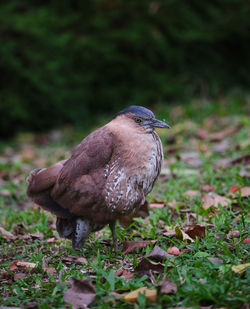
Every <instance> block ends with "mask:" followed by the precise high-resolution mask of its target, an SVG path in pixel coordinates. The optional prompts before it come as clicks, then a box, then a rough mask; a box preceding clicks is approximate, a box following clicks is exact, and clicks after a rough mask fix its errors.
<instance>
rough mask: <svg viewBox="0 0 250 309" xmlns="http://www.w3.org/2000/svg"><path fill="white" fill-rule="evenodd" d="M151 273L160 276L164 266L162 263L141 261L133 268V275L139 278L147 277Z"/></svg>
mask: <svg viewBox="0 0 250 309" xmlns="http://www.w3.org/2000/svg"><path fill="white" fill-rule="evenodd" d="M151 271H152V272H154V273H158V274H161V273H162V272H163V271H164V265H163V264H162V263H156V262H151V261H149V260H147V259H143V260H141V262H140V263H139V264H138V265H137V266H136V268H135V273H137V274H138V275H141V276H143V275H147V276H148V275H149V274H150V272H151Z"/></svg>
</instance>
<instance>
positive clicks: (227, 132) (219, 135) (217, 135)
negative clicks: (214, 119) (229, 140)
mask: <svg viewBox="0 0 250 309" xmlns="http://www.w3.org/2000/svg"><path fill="white" fill-rule="evenodd" d="M238 129H239V126H230V127H227V128H225V129H224V130H221V131H218V132H214V133H211V134H209V135H208V136H207V138H206V139H208V140H209V141H213V142H217V141H220V140H222V139H224V138H225V137H226V136H231V135H232V134H234V133H236V132H237V131H238Z"/></svg>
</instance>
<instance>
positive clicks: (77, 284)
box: [63, 278, 96, 309]
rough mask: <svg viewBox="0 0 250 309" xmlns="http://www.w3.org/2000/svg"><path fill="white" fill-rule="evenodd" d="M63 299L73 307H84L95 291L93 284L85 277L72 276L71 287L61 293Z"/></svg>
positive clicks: (93, 296) (89, 302) (90, 300)
mask: <svg viewBox="0 0 250 309" xmlns="http://www.w3.org/2000/svg"><path fill="white" fill-rule="evenodd" d="M63 296H64V301H65V302H67V303H70V304H71V305H72V307H73V308H74V309H78V308H85V307H86V306H87V305H89V304H91V303H92V301H93V300H94V298H95V296H96V293H95V288H94V286H93V284H92V283H91V282H90V281H89V280H88V279H86V278H83V279H76V278H72V280H71V287H70V288H69V289H68V290H66V291H65V292H64V294H63Z"/></svg>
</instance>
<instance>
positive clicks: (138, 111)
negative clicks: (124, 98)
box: [114, 105, 155, 118]
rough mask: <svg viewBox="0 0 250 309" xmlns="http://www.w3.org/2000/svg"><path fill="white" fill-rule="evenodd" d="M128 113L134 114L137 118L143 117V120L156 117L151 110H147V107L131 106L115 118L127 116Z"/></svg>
mask: <svg viewBox="0 0 250 309" xmlns="http://www.w3.org/2000/svg"><path fill="white" fill-rule="evenodd" d="M127 113H131V114H134V115H135V116H138V117H143V118H155V115H154V113H153V112H151V110H149V109H147V108H146V107H143V106H137V105H131V106H129V107H127V108H125V109H123V110H122V111H120V112H119V113H118V114H116V115H115V117H117V116H119V115H123V114H127ZM115 117H114V118H115Z"/></svg>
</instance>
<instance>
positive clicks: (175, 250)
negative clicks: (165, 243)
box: [167, 247, 181, 256]
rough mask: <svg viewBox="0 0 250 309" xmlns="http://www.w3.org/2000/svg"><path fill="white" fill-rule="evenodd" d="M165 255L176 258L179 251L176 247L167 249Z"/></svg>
mask: <svg viewBox="0 0 250 309" xmlns="http://www.w3.org/2000/svg"><path fill="white" fill-rule="evenodd" d="M167 253H168V254H171V255H175V256H178V255H180V254H181V252H180V250H179V249H178V248H177V247H170V248H168V250H167Z"/></svg>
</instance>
